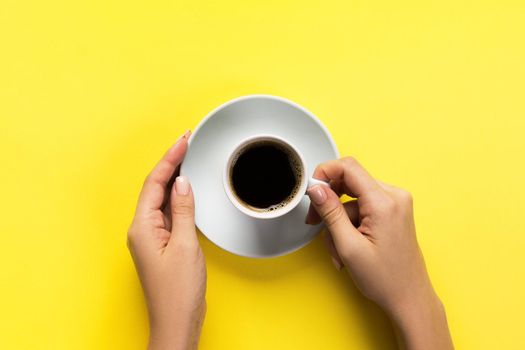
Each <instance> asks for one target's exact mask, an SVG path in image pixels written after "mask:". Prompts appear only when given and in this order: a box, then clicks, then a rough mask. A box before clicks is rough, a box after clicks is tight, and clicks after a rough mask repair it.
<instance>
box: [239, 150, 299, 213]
mask: <svg viewBox="0 0 525 350" xmlns="http://www.w3.org/2000/svg"><path fill="white" fill-rule="evenodd" d="M300 174H301V168H300V165H299V161H298V160H297V156H295V155H294V154H292V151H290V150H289V149H287V148H285V146H283V145H281V144H279V143H277V142H274V141H259V142H256V143H253V144H251V145H248V146H246V147H245V148H244V149H242V150H241V151H240V152H239V155H238V156H237V159H236V160H234V165H233V168H232V169H231V172H230V175H231V184H232V187H233V190H234V192H235V194H236V195H237V197H238V198H239V199H240V200H241V201H243V202H245V203H246V204H248V205H249V206H251V207H254V208H257V209H262V210H273V209H277V208H279V207H280V206H284V205H286V204H287V203H288V201H289V200H290V199H291V198H293V197H294V195H295V194H296V192H297V188H298V187H299V185H300V183H301V177H300V176H301V175H300Z"/></svg>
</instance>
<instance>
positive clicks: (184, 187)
mask: <svg viewBox="0 0 525 350" xmlns="http://www.w3.org/2000/svg"><path fill="white" fill-rule="evenodd" d="M175 191H176V192H177V194H178V195H179V196H186V195H187V194H188V193H190V182H189V181H188V178H187V177H186V176H177V178H176V179H175Z"/></svg>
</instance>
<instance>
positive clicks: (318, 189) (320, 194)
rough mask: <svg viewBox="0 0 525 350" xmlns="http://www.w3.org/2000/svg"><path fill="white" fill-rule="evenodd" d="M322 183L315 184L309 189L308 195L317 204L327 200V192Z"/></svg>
mask: <svg viewBox="0 0 525 350" xmlns="http://www.w3.org/2000/svg"><path fill="white" fill-rule="evenodd" d="M322 187H323V186H321V185H315V186H312V187H310V188H309V189H308V191H307V193H308V196H310V199H311V200H312V202H314V203H315V204H317V205H321V204H323V203H324V201H325V200H326V192H325V191H324V189H323V188H322Z"/></svg>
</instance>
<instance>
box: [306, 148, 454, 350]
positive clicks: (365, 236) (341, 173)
mask: <svg viewBox="0 0 525 350" xmlns="http://www.w3.org/2000/svg"><path fill="white" fill-rule="evenodd" d="M314 177H315V178H317V179H320V180H325V181H330V187H331V189H330V188H328V187H327V186H322V185H317V186H313V187H312V188H310V189H309V190H308V195H309V196H310V199H311V201H312V208H311V210H310V211H309V213H308V216H307V219H306V222H307V223H311V224H315V223H318V222H319V221H320V220H321V218H322V220H323V221H324V222H325V224H326V226H327V228H328V231H329V234H327V235H326V236H325V238H326V242H327V243H328V248H329V250H330V253H331V254H332V257H333V260H334V264H335V265H336V267H337V268H338V269H341V268H342V267H343V266H346V267H347V269H348V272H349V273H350V275H351V277H352V278H353V280H354V282H355V284H356V285H357V287H358V288H359V289H360V290H361V292H362V293H363V294H364V295H365V296H366V297H368V298H369V299H371V300H373V301H375V302H376V303H377V304H378V305H379V306H381V307H382V308H383V309H384V310H385V311H386V312H387V314H388V315H389V316H390V317H391V319H392V320H393V321H394V324H395V325H396V326H397V329H398V331H399V333H400V338H401V339H400V341H401V343H402V344H403V346H405V347H406V348H407V349H426V350H428V349H440V350H441V349H452V348H453V345H452V340H451V338H450V334H449V330H448V326H447V321H446V316H445V310H444V308H443V305H442V304H441V302H440V300H439V298H438V297H437V295H436V293H435V292H434V289H433V287H432V284H431V282H430V278H429V276H428V273H427V270H426V267H425V263H424V260H423V255H422V254H421V250H420V249H419V245H418V243H417V239H416V228H415V224H414V216H413V210H412V198H411V196H410V194H409V193H408V192H407V191H405V190H402V189H399V188H396V187H393V186H390V185H387V184H384V183H382V182H379V181H377V180H375V179H373V178H372V177H371V176H370V175H369V174H368V173H367V171H366V170H365V169H364V168H363V167H362V166H361V165H360V164H359V163H358V162H357V161H356V160H355V159H353V158H344V159H340V160H333V161H329V162H326V163H324V164H321V165H320V166H318V167H317V169H316V170H315V173H314ZM342 194H347V195H349V196H351V197H354V198H357V200H354V201H350V202H347V203H345V204H344V205H343V204H341V202H340V200H339V196H340V195H342Z"/></svg>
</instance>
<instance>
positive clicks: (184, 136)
mask: <svg viewBox="0 0 525 350" xmlns="http://www.w3.org/2000/svg"><path fill="white" fill-rule="evenodd" d="M190 135H191V130H189V129H188V130H186V131H185V132H184V134H182V135H181V136H179V138H178V139H177V141H176V142H175V143H179V142H180V141H181V140H182V139H186V140H188V139H189V138H190Z"/></svg>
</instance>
